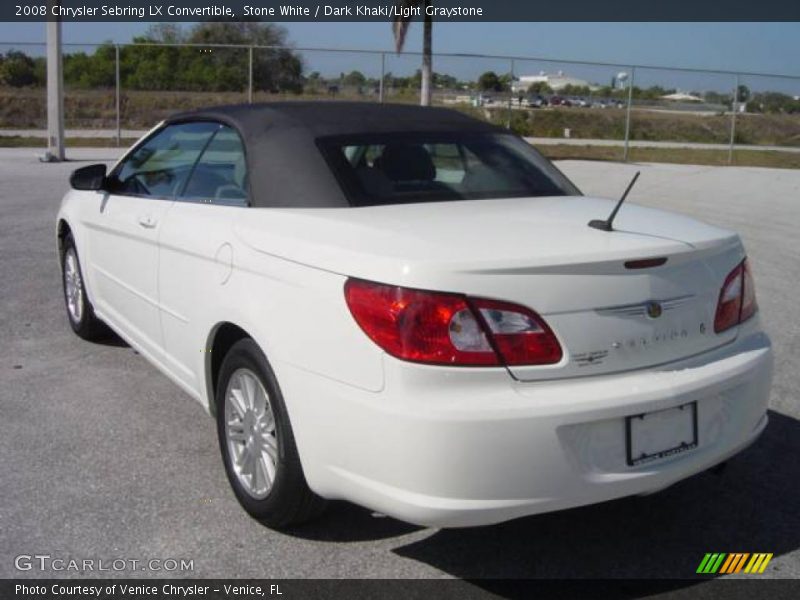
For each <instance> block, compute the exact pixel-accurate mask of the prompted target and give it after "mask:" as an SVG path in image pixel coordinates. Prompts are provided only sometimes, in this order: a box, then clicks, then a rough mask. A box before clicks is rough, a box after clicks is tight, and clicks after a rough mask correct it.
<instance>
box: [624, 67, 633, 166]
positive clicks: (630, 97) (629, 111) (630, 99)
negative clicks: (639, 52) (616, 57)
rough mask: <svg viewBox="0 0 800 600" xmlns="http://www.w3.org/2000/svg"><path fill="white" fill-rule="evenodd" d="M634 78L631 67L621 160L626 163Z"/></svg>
mask: <svg viewBox="0 0 800 600" xmlns="http://www.w3.org/2000/svg"><path fill="white" fill-rule="evenodd" d="M635 78H636V67H631V77H630V80H629V81H628V108H627V111H626V112H625V154H624V156H623V158H622V159H623V160H624V161H625V162H628V154H629V151H630V147H629V146H630V139H631V105H632V104H633V82H634V79H635Z"/></svg>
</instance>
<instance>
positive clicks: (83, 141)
mask: <svg viewBox="0 0 800 600" xmlns="http://www.w3.org/2000/svg"><path fill="white" fill-rule="evenodd" d="M135 141H136V138H122V140H121V142H120V148H129V147H130V146H131V145H133V143H134V142H135ZM65 145H66V147H67V149H69V148H116V147H117V141H116V139H114V138H108V137H96V138H93V137H77V138H70V137H68V138H66V140H65ZM0 148H41V149H42V150H45V149H46V148H47V140H46V139H44V138H40V137H22V136H18V135H0Z"/></svg>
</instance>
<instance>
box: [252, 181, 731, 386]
mask: <svg viewBox="0 0 800 600" xmlns="http://www.w3.org/2000/svg"><path fill="white" fill-rule="evenodd" d="M613 206H614V202H612V201H610V200H603V199H596V198H588V197H558V198H535V199H508V200H485V201H465V202H445V203H431V204H412V205H394V206H384V207H365V208H350V209H307V210H291V209H263V210H254V211H243V212H247V217H246V219H244V218H243V219H242V221H241V222H240V223H239V224H238V225H237V227H236V229H237V233H238V234H239V236H240V237H241V238H242V239H243V241H245V242H246V243H247V244H249V245H250V246H252V247H253V248H254V249H256V250H259V251H261V252H265V253H268V254H271V255H275V256H281V257H284V258H288V259H290V260H293V261H295V262H300V263H303V264H307V265H310V266H314V267H317V268H322V269H326V270H330V271H333V272H336V273H340V274H342V275H346V276H348V277H360V278H363V279H369V280H372V281H379V282H384V283H391V284H396V285H403V286H407V287H414V288H421V289H429V290H441V291H449V292H462V293H465V294H469V295H472V296H480V297H486V298H494V299H498V300H506V301H510V302H516V303H519V304H522V305H525V306H528V307H530V308H531V309H533V310H534V311H536V312H537V313H538V314H540V315H541V316H542V317H543V318H544V319H545V320H546V321H547V322H548V324H549V325H550V327H551V328H552V329H553V331H554V332H555V334H556V336H557V337H558V338H559V340H560V342H561V344H562V347H563V349H564V359H563V360H562V361H561V362H560V363H559V364H557V365H549V366H541V367H513V368H511V369H509V370H510V372H511V374H512V375H513V376H514V377H515V378H517V379H519V380H523V381H529V380H540V379H553V378H564V377H575V376H582V375H594V374H602V373H613V372H619V371H625V370H632V369H638V368H645V367H649V366H653V365H657V364H662V363H667V362H671V361H674V360H678V359H681V358H684V357H689V356H692V355H694V354H698V353H701V352H705V351H708V350H710V349H712V348H715V347H717V346H720V345H722V344H725V343H727V342H729V341H730V340H732V339H733V338H735V336H736V328H732V329H731V330H729V331H727V332H725V333H723V334H720V335H717V334H715V333H714V313H715V310H716V304H717V299H718V295H719V291H720V287H721V286H722V282H723V281H724V279H725V276H726V275H727V274H728V273H729V272H730V271H731V270H732V269H733V268H734V267H735V265H736V264H737V262H739V261H741V260H742V258H743V257H744V252H743V249H742V246H741V243H740V241H739V238H738V236H737V235H736V234H735V233H732V232H730V231H726V230H723V229H719V228H717V227H713V226H710V225H707V224H705V223H701V222H699V221H696V220H694V219H691V218H688V217H684V216H681V215H676V214H672V213H668V212H664V211H660V210H657V209H651V208H645V207H641V206H636V205H633V204H625V205H624V206H623V207H622V209H621V210H620V213H619V215H618V216H617V219H616V221H615V231H613V232H604V231H598V230H596V229H592V228H590V227H588V226H587V223H588V221H589V220H591V219H598V218H605V217H606V216H607V215H608V213H609V212H610V211H611V209H612V208H613ZM649 258H665V259H666V262H665V263H664V264H663V265H661V266H656V267H651V268H644V269H631V268H627V267H626V266H625V263H626V262H627V261H631V260H641V259H649Z"/></svg>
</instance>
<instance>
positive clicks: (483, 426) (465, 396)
mask: <svg viewBox="0 0 800 600" xmlns="http://www.w3.org/2000/svg"><path fill="white" fill-rule="evenodd" d="M385 374H386V377H385V385H384V388H383V390H382V391H380V392H377V393H376V392H367V391H363V390H358V389H356V388H353V387H351V386H349V385H346V384H343V383H340V382H336V381H333V380H331V379H327V378H322V377H319V376H316V375H314V374H310V373H308V372H307V371H300V370H298V369H296V368H294V367H291V366H289V365H286V364H281V365H279V373H278V378H279V381H281V385H282V387H283V391H284V396H285V397H286V399H287V404H288V408H289V412H290V416H291V419H292V423H293V428H294V429H295V437H296V439H297V443H298V448H299V450H300V455H301V460H302V463H303V468H304V470H305V472H306V477H307V479H308V482H309V485H310V486H311V487H312V489H314V490H315V491H316V492H317V493H318V494H320V495H322V496H324V497H327V498H336V499H345V500H349V501H352V502H355V503H357V504H360V505H363V506H366V507H368V508H371V509H373V510H377V511H379V512H382V513H385V514H388V515H390V516H393V517H396V518H399V519H402V520H404V521H409V522H412V523H418V524H423V525H432V526H441V527H463V526H474V525H485V524H491V523H496V522H500V521H505V520H509V519H513V518H516V517H521V516H524V515H531V514H536V513H541V512H548V511H553V510H560V509H564V508H569V507H574V506H580V505H585V504H592V503H596V502H602V501H605V500H609V499H613V498H619V497H623V496H629V495H634V494H642V493H647V492H651V491H656V490H658V489H661V488H664V487H667V486H669V485H671V484H673V483H675V482H677V481H679V480H681V479H684V478H686V477H689V476H691V475H693V474H695V473H698V472H701V471H703V470H706V469H708V468H709V467H712V466H713V465H715V464H717V463H719V462H721V461H724V460H725V459H727V458H728V457H730V456H732V455H734V454H736V453H737V452H739V451H740V450H742V449H743V448H745V447H746V446H747V445H749V444H750V443H752V442H753V441H754V440H755V439H756V438H757V437H758V435H759V434H760V433H761V432H762V431H763V430H764V428H765V427H766V424H767V416H766V410H767V402H768V396H769V389H770V385H771V379H772V350H771V346H770V341H769V338H768V337H767V336H766V335H765V334H764V333H762V332H758V331H752V332H749V333H748V332H745V331H742V332H740V336H739V338H738V339H737V340H736V341H735V342H733V343H732V344H729V345H727V346H725V347H723V348H720V349H718V350H716V351H714V352H711V353H707V354H704V355H702V356H699V357H694V358H693V359H690V360H686V361H683V362H681V363H675V364H671V365H669V366H666V367H662V368H659V369H650V370H646V371H638V372H633V373H627V374H622V375H608V376H598V377H587V378H581V379H571V380H562V381H550V382H538V383H521V382H516V381H514V380H513V379H511V378H510V377H509V376H508V374H507V372H505V371H504V370H502V369H498V370H480V369H447V368H441V367H424V366H419V365H412V364H409V363H404V362H401V361H397V360H394V359H391V358H388V357H387V358H386V359H385ZM688 402H697V407H698V409H697V414H698V447H697V448H695V449H693V450H690V451H687V452H684V453H681V454H678V455H675V456H672V457H669V458H664V459H660V460H657V461H654V462H652V463H648V464H645V465H641V466H634V467H631V466H628V464H627V462H626V442H625V417H626V416H628V415H635V414H640V413H644V412H650V411H656V410H660V409H665V408H670V407H675V406H680V405H682V404H685V403H688Z"/></svg>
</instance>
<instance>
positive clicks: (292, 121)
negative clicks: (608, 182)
mask: <svg viewBox="0 0 800 600" xmlns="http://www.w3.org/2000/svg"><path fill="white" fill-rule="evenodd" d="M71 183H72V187H73V188H74V190H73V191H70V192H69V193H68V194H67V195H66V197H65V198H64V200H63V202H62V206H61V210H60V212H59V215H58V225H57V233H58V240H59V248H60V256H61V260H62V266H63V274H64V296H65V300H66V304H67V313H68V316H69V321H70V324H71V325H72V328H73V329H74V330H75V332H76V333H77V334H78V335H79V336H81V337H84V338H91V337H93V336H95V335H98V333H99V332H100V331H101V329H102V328H103V324H107V325H108V326H109V327H110V328H111V329H113V330H114V331H116V332H117V333H118V334H119V335H120V336H122V337H123V338H124V339H125V340H126V341H127V342H129V343H130V344H131V345H132V346H133V347H134V348H135V349H137V350H138V351H139V352H140V353H141V354H142V355H143V356H145V357H147V359H149V360H150V361H151V362H152V363H153V364H154V365H156V366H157V367H158V368H159V369H160V370H161V371H163V372H164V373H165V374H166V375H168V376H169V377H170V378H171V379H172V380H174V381H175V382H176V383H177V384H178V385H180V386H181V387H182V388H183V389H184V390H185V391H186V392H187V393H189V394H190V395H191V396H192V397H194V398H196V399H197V400H199V401H200V402H201V403H202V404H203V405H204V406H205V407H206V408H207V409H208V410H209V411H210V412H211V413H212V414H214V415H216V419H217V426H218V434H219V443H220V448H221V451H222V456H223V462H224V464H225V469H226V471H227V475H228V478H229V480H230V483H231V486H232V487H233V490H234V492H235V494H236V497H237V498H238V499H239V502H240V503H241V504H242V506H243V507H244V508H245V509H246V510H247V511H248V512H249V513H250V514H252V515H253V516H255V517H258V518H260V519H262V520H263V521H265V522H266V523H267V524H269V525H271V526H273V527H282V526H287V525H290V524H293V523H298V522H300V521H303V520H305V519H308V518H310V517H311V516H313V515H315V514H318V513H319V512H320V510H321V509H322V507H323V505H324V499H345V500H349V501H352V502H355V503H357V504H360V505H363V506H365V507H369V508H371V509H374V510H376V511H380V512H382V513H385V514H388V515H391V516H394V517H397V518H399V519H403V520H405V521H410V522H413V523H419V524H427V525H438V526H446V527H458V526H470V525H481V524H488V523H495V522H499V521H504V520H507V519H513V518H515V517H520V516H523V515H530V514H535V513H541V512H546V511H552V510H557V509H562V508H567V507H572V506H578V505H583V504H590V503H594V502H600V501H604V500H608V499H611V498H618V497H622V496H627V495H633V494H642V493H648V492H652V491H655V490H658V489H661V488H664V487H666V486H668V485H670V484H672V483H675V482H676V481H678V480H681V479H684V478H686V477H688V476H690V475H692V474H694V473H698V472H700V471H703V470H705V469H708V468H709V467H711V466H714V465H716V464H718V463H720V462H722V461H724V460H725V459H727V458H728V457H730V456H731V455H733V454H735V453H736V452H738V451H740V450H742V449H743V448H744V447H746V446H747V445H748V444H750V443H751V442H752V441H753V440H755V439H756V437H757V436H758V435H759V434H760V433H761V432H762V431H763V430H764V427H765V426H766V423H767V415H766V409H767V401H768V396H769V388H770V384H771V378H772V351H771V347H770V342H769V339H768V337H767V336H766V335H765V333H764V332H763V331H762V329H761V327H760V324H759V319H758V315H757V306H756V296H755V290H754V287H753V278H752V275H751V271H750V268H749V266H748V263H747V260H746V258H745V253H744V249H743V247H742V244H741V241H740V239H739V237H738V236H737V235H736V234H735V233H732V232H729V231H725V230H723V229H718V228H716V227H712V226H710V225H706V224H703V223H700V222H697V221H694V220H692V219H689V218H686V217H682V216H678V215H674V214H670V213H667V212H663V211H659V210H655V209H649V208H643V207H639V206H634V205H623V206H622V208H621V210H620V211H619V213H618V214H617V215H616V219H615V220H614V222H613V226H612V225H610V223H609V221H608V220H606V221H603V219H604V218H606V217H608V216H609V214H610V213H611V211H612V209H613V208H614V207H615V203H614V202H613V201H611V200H603V199H596V198H589V197H586V196H583V195H582V194H581V193H580V192H579V190H578V189H577V188H576V187H575V186H574V185H573V184H571V183H570V182H569V181H568V180H567V179H566V178H565V177H564V175H562V174H561V173H560V172H559V171H558V170H557V169H556V168H555V167H554V166H553V165H552V164H550V163H549V162H548V161H547V160H546V159H544V158H543V157H542V156H541V155H540V154H539V153H537V152H536V151H535V150H534V149H533V148H531V147H530V146H529V145H527V144H526V143H525V142H524V141H522V140H520V139H519V138H517V137H516V136H514V135H512V134H510V133H508V132H507V131H505V130H502V129H499V128H496V127H494V126H492V125H489V124H487V123H483V122H480V121H477V120H473V119H471V118H469V117H466V116H464V115H461V114H459V113H456V112H451V111H447V110H442V109H432V108H426V109H424V108H418V107H411V106H390V105H369V104H347V103H335V102H331V103H317V104H315V103H286V104H277V103H276V104H269V105H245V106H233V107H222V108H216V109H208V110H203V111H197V112H192V113H184V114H181V115H177V116H175V117H173V118H171V119H168V120H167V121H165V122H163V123H161V124H160V125H158V126H157V127H156V128H155V129H154V130H153V131H152V132H151V133H150V134H148V135H147V136H146V137H145V138H143V139H142V140H141V141H140V142H138V143H137V144H136V145H135V146H134V147H133V148H132V149H131V150H130V151H129V152H128V153H127V154H126V155H125V156H124V157H123V158H122V159H121V160H120V161H119V162H118V163H117V164H116V166H114V167H113V168H112V169H111V171H110V172H108V173H107V172H106V168H105V166H104V165H92V166H88V167H84V168H82V169H79V170H77V171H76V172H75V173H74V174H73V176H72V179H71ZM598 220H599V221H598ZM590 221H594V223H592V226H588V225H587V224H588V223H589V222H590Z"/></svg>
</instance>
